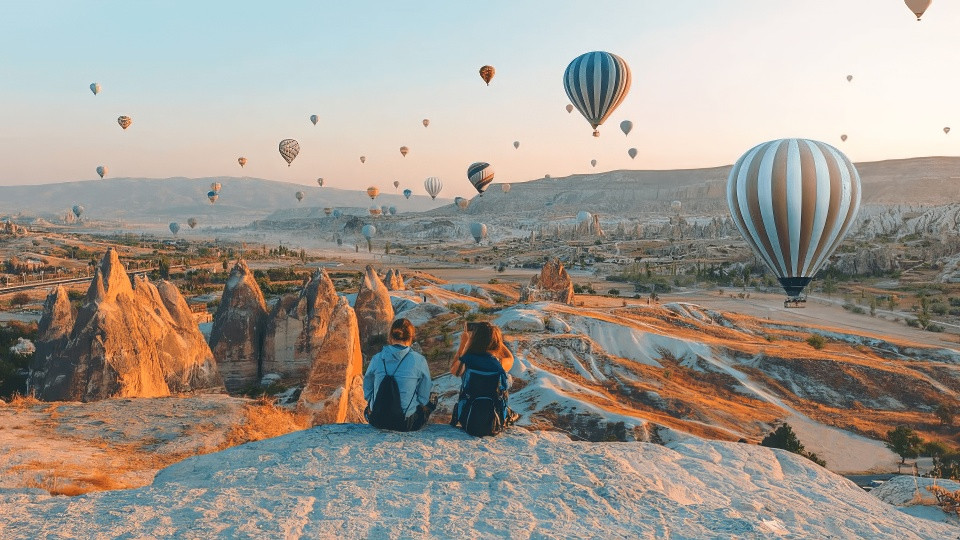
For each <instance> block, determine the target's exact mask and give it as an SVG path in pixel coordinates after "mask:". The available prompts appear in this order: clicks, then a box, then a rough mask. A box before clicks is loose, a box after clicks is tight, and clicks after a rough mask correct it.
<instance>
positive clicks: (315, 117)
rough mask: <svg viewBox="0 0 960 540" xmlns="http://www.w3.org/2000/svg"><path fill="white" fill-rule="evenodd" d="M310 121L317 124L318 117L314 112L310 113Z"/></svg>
mask: <svg viewBox="0 0 960 540" xmlns="http://www.w3.org/2000/svg"><path fill="white" fill-rule="evenodd" d="M310 121H311V122H313V125H317V122H319V121H320V117H319V116H317V115H315V114H311V115H310Z"/></svg>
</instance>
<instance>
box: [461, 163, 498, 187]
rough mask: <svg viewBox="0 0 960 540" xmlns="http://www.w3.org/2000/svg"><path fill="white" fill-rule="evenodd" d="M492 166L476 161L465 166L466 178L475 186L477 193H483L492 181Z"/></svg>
mask: <svg viewBox="0 0 960 540" xmlns="http://www.w3.org/2000/svg"><path fill="white" fill-rule="evenodd" d="M493 174H494V173H493V167H491V166H490V164H489V163H484V162H482V161H478V162H476V163H474V164H472V165H470V166H469V167H467V179H469V180H470V183H471V184H473V187H474V188H476V190H477V193H483V192H484V190H486V189H487V186H488V185H489V184H490V182H492V181H493Z"/></svg>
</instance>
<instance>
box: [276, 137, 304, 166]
mask: <svg viewBox="0 0 960 540" xmlns="http://www.w3.org/2000/svg"><path fill="white" fill-rule="evenodd" d="M299 153H300V143H298V142H297V141H295V140H293V139H284V140H282V141H280V155H281V156H283V159H284V161H286V162H287V167H289V166H290V164H291V163H293V160H294V159H296V157H297V154H299Z"/></svg>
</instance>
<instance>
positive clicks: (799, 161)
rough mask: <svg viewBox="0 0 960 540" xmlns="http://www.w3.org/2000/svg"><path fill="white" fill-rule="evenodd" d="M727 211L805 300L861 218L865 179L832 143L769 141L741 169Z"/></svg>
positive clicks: (733, 177) (793, 293) (731, 184)
mask: <svg viewBox="0 0 960 540" xmlns="http://www.w3.org/2000/svg"><path fill="white" fill-rule="evenodd" d="M727 206H728V207H729V209H730V215H731V217H732V218H733V222H734V224H735V225H736V226H737V229H738V230H739V231H740V234H741V235H743V238H744V240H746V242H747V245H749V246H750V248H751V249H752V250H753V252H754V253H756V255H757V257H759V258H760V259H761V260H762V261H763V262H764V263H765V264H766V265H767V266H768V267H769V268H770V270H771V271H772V272H773V273H774V275H776V276H777V278H778V279H779V280H780V284H781V285H782V286H783V288H784V290H785V291H786V292H787V295H788V296H790V297H798V296H800V294H801V293H802V292H803V289H804V287H806V285H807V283H809V282H810V280H811V279H813V277H814V275H816V273H817V271H819V270H820V268H822V267H823V265H824V264H825V263H826V261H827V259H828V257H830V255H831V254H832V253H833V251H834V250H835V249H836V248H837V246H838V245H839V244H840V242H841V241H842V240H843V238H844V236H845V235H846V233H847V231H848V230H849V229H850V227H851V226H852V225H853V222H854V220H856V217H857V212H858V210H859V209H860V176H859V174H858V173H857V169H856V167H854V166H853V163H851V162H850V160H849V159H848V158H847V156H845V155H844V154H843V152H841V151H840V150H837V149H836V148H834V147H833V146H830V145H829V144H826V143H823V142H819V141H812V140H808V139H780V140H775V141H769V142H765V143H763V144H760V145H758V146H756V147H754V148H752V149H751V150H749V151H747V152H746V153H745V154H744V155H743V156H741V157H740V159H739V160H737V162H736V164H734V166H733V168H732V169H731V171H730V176H729V178H728V180H727Z"/></svg>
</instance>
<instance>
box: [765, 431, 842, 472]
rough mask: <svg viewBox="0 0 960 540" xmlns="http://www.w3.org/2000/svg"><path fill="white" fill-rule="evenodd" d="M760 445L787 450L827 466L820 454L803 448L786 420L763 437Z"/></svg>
mask: <svg viewBox="0 0 960 540" xmlns="http://www.w3.org/2000/svg"><path fill="white" fill-rule="evenodd" d="M760 445H761V446H766V447H767V448H780V449H782V450H786V451H788V452H793V453H794V454H797V455H800V456H803V457H805V458H807V459H809V460H810V461H812V462H814V463H816V464H817V465H819V466H821V467H826V466H827V462H826V461H825V460H823V459H821V458H820V456H818V455H817V454H815V453H813V452H808V451H806V450H805V449H804V448H803V443H801V442H800V439H798V438H797V434H796V433H794V432H793V428H792V427H790V424H788V423H786V422H784V423H783V424H780V427H778V428H777V429H776V430H775V431H773V432H772V433H770V434H769V435H767V436H766V437H764V438H763V440H762V441H760Z"/></svg>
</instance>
